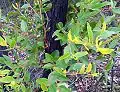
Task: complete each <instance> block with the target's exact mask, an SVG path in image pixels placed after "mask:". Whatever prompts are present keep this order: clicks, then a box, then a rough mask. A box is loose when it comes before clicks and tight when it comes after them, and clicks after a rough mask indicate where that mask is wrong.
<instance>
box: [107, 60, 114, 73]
mask: <svg viewBox="0 0 120 92" xmlns="http://www.w3.org/2000/svg"><path fill="white" fill-rule="evenodd" d="M113 65H114V62H113V60H110V61H109V62H108V64H107V65H106V67H105V69H106V71H110V70H111V69H112V67H113Z"/></svg>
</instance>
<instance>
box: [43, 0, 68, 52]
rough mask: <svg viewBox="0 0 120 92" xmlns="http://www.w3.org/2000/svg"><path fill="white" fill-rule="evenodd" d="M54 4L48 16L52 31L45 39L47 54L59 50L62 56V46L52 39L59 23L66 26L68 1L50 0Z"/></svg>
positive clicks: (49, 26)
mask: <svg viewBox="0 0 120 92" xmlns="http://www.w3.org/2000/svg"><path fill="white" fill-rule="evenodd" d="M50 1H51V3H52V9H51V10H50V12H48V13H47V15H48V19H49V21H48V26H47V28H50V30H49V31H48V32H47V33H46V39H45V41H46V42H45V45H47V46H46V48H45V52H46V53H52V52H53V51H55V50H58V51H59V52H60V54H62V52H63V48H62V46H61V45H60V41H56V40H55V37H54V38H52V35H53V33H54V32H55V30H56V24H57V23H58V22H62V23H63V24H65V22H66V13H67V8H68V0H50Z"/></svg>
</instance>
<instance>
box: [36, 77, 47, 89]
mask: <svg viewBox="0 0 120 92" xmlns="http://www.w3.org/2000/svg"><path fill="white" fill-rule="evenodd" d="M36 83H37V84H40V86H41V88H42V90H43V91H48V88H47V86H48V79H46V78H39V79H37V80H36Z"/></svg>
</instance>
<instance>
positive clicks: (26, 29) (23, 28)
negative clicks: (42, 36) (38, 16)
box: [21, 20, 28, 32]
mask: <svg viewBox="0 0 120 92" xmlns="http://www.w3.org/2000/svg"><path fill="white" fill-rule="evenodd" d="M21 30H22V31H23V32H27V31H28V26H27V22H26V21H24V20H21Z"/></svg>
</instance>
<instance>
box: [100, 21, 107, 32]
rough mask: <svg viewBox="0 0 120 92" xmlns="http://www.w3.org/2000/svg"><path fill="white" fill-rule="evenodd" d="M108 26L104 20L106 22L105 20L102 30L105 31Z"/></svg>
mask: <svg viewBox="0 0 120 92" xmlns="http://www.w3.org/2000/svg"><path fill="white" fill-rule="evenodd" d="M106 27H107V26H106V22H105V21H104V22H103V26H102V30H101V31H102V32H104V31H105V30H106Z"/></svg>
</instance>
